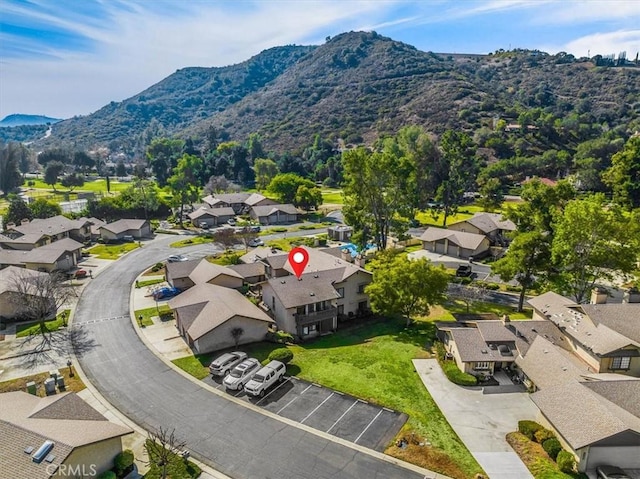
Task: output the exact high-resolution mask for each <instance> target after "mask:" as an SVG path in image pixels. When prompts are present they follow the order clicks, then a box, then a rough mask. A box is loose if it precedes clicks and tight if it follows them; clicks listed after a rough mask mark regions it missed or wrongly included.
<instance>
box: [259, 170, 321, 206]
mask: <svg viewBox="0 0 640 479" xmlns="http://www.w3.org/2000/svg"><path fill="white" fill-rule="evenodd" d="M301 186H306V187H307V188H315V187H316V185H315V183H314V182H313V181H311V180H308V179H306V178H302V177H301V176H299V175H296V174H295V173H279V174H277V175H276V176H275V177H274V178H273V179H272V180H271V182H270V183H269V187H268V188H267V190H268V191H269V192H270V193H272V194H274V195H275V196H277V198H278V201H280V202H281V203H293V201H294V199H295V197H296V193H297V192H298V188H299V187H301Z"/></svg>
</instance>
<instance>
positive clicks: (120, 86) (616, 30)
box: [0, 0, 640, 119]
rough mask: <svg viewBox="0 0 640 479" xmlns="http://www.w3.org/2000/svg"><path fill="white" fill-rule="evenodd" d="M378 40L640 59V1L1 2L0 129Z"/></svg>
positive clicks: (450, 49) (446, 49)
mask: <svg viewBox="0 0 640 479" xmlns="http://www.w3.org/2000/svg"><path fill="white" fill-rule="evenodd" d="M360 30H366V31H371V30H375V31H376V32H378V33H379V34H381V35H384V36H387V37H390V38H392V39H394V40H398V41H402V42H405V43H408V44H410V45H413V46H415V47H416V48H418V49H419V50H423V51H433V52H438V53H490V52H494V51H496V50H498V49H501V48H502V49H505V50H507V49H511V48H528V49H539V50H542V51H546V52H548V53H552V54H553V53H557V52H561V51H564V52H567V53H571V54H573V55H575V56H577V57H583V56H587V55H590V56H594V55H596V54H603V55H606V54H611V53H613V54H616V55H617V54H618V53H619V52H621V51H626V52H627V58H631V59H633V58H635V56H636V53H637V52H638V51H640V1H639V0H604V1H599V0H419V1H410V0H317V1H315V0H253V1H250V0H233V1H232V0H0V119H1V118H4V117H5V116H6V115H9V114H12V113H24V114H37V115H47V116H51V117H55V118H70V117H72V116H75V115H87V114H89V113H92V112H94V111H96V110H98V109H100V108H101V107H102V106H104V105H106V104H108V103H109V102H111V101H122V100H124V99H126V98H129V97H131V96H133V95H135V94H137V93H139V92H141V91H142V90H144V89H146V88H147V87H149V86H151V85H153V84H154V83H157V82H158V81H160V80H162V79H163V78H165V77H166V76H168V75H170V74H171V73H173V72H175V71H176V70H177V69H180V68H184V67H189V66H201V67H212V66H225V65H231V64H234V63H240V62H242V61H244V60H247V59H248V58H250V57H251V56H253V55H256V54H258V53H259V52H261V51H262V50H265V49H267V48H270V47H274V46H282V45H290V44H296V45H310V44H313V45H319V44H322V43H324V41H325V38H326V37H327V36H334V35H337V34H340V33H343V32H346V31H360Z"/></svg>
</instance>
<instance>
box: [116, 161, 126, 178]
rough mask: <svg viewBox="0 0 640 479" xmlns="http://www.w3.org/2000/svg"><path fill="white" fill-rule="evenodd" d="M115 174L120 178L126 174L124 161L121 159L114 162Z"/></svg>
mask: <svg viewBox="0 0 640 479" xmlns="http://www.w3.org/2000/svg"><path fill="white" fill-rule="evenodd" d="M116 176H118V177H120V178H122V177H123V176H127V168H126V167H125V166H124V161H122V160H120V161H119V162H118V163H117V164H116Z"/></svg>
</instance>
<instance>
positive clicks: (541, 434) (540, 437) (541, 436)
mask: <svg viewBox="0 0 640 479" xmlns="http://www.w3.org/2000/svg"><path fill="white" fill-rule="evenodd" d="M533 438H534V441H536V442H537V443H538V444H542V443H543V442H544V441H546V440H547V439H556V435H555V434H554V433H553V432H552V431H549V429H545V428H542V429H540V430H538V431H536V432H535V433H533Z"/></svg>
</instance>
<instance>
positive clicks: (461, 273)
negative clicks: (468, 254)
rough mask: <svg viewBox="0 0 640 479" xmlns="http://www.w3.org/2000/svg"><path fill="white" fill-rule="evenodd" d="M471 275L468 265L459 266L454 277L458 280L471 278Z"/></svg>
mask: <svg viewBox="0 0 640 479" xmlns="http://www.w3.org/2000/svg"><path fill="white" fill-rule="evenodd" d="M472 273H473V271H472V269H471V265H470V264H461V265H460V266H458V269H457V270H456V276H458V277H459V278H466V277H467V276H471V274H472Z"/></svg>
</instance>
